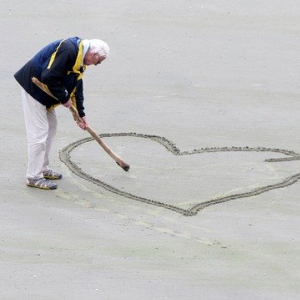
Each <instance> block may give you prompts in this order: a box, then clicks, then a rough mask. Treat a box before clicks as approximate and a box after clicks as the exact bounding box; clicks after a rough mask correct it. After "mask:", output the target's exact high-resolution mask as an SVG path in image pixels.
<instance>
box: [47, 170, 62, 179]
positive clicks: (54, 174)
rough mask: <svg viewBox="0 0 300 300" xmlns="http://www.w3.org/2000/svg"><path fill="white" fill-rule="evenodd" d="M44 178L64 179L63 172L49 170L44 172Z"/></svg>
mask: <svg viewBox="0 0 300 300" xmlns="http://www.w3.org/2000/svg"><path fill="white" fill-rule="evenodd" d="M43 175H44V178H46V179H51V180H57V179H62V174H59V173H57V172H54V171H51V170H47V171H45V172H44V173H43Z"/></svg>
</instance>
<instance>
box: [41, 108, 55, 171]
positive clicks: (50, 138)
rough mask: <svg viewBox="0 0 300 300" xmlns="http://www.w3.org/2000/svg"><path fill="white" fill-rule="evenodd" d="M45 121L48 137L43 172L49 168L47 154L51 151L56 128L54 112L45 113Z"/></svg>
mask: <svg viewBox="0 0 300 300" xmlns="http://www.w3.org/2000/svg"><path fill="white" fill-rule="evenodd" d="M47 120H48V125H49V128H48V136H47V140H46V151H45V157H44V163H43V172H45V171H47V170H48V166H49V153H50V150H51V149H52V144H53V140H54V137H55V135H56V128H57V118H56V113H55V110H54V109H53V110H50V111H47Z"/></svg>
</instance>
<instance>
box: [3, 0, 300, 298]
mask: <svg viewBox="0 0 300 300" xmlns="http://www.w3.org/2000/svg"><path fill="white" fill-rule="evenodd" d="M0 9H1V10H0V12H1V18H0V33H1V37H2V43H3V44H2V51H3V55H2V60H1V61H2V63H1V69H0V75H1V79H2V80H1V83H0V84H1V91H2V93H1V103H2V118H1V119H0V130H1V135H0V136H1V143H0V151H1V158H2V163H1V170H2V173H1V175H0V185H1V192H0V195H1V200H0V226H1V231H0V245H1V246H0V282H1V283H0V286H1V289H0V290H1V292H0V299H3V300H10V299H25V300H27V299H30V300H33V299H34V300H35V299H72V300H73V299H75V300H77V299H88V300H92V299H176V300H177V299H179V300H181V299H299V296H300V285H299V280H300V259H299V257H300V255H299V254H300V234H299V233H300V229H299V228H300V226H299V225H300V218H299V211H300V204H299V203H300V202H299V198H300V197H299V196H300V193H299V184H300V183H299V176H300V160H299V153H300V135H299V134H298V130H299V129H298V127H299V120H300V119H299V111H300V101H299V66H300V59H299V47H300V35H299V27H300V21H299V13H300V6H299V5H298V4H296V3H295V2H294V1H285V2H284V3H283V2H282V1H277V0H276V1H271V0H269V1H237V0H229V1H226V2H223V1H200V2H199V1H178V0H176V1H169V0H167V1H161V2H157V3H154V2H151V1H145V2H139V1H128V2H126V3H125V2H124V3H120V2H119V1H101V2H100V1H89V2H88V3H84V2H80V1H75V2H74V1H73V2H72V1H63V2H62V1H51V2H46V1H42V2H34V1H31V0H29V1H18V2H16V3H14V2H12V1H6V0H4V1H2V2H1V3H0ZM69 36H80V37H82V38H101V39H103V40H105V41H106V42H107V43H108V44H109V45H110V48H111V55H110V58H109V59H107V61H105V62H104V63H103V64H102V65H101V66H98V67H94V66H91V67H89V68H88V69H87V71H86V74H85V77H84V89H85V99H86V100H85V107H86V114H87V116H88V120H89V122H90V124H91V126H92V127H93V129H94V130H95V131H96V132H97V133H98V134H99V135H100V136H101V137H102V138H103V140H104V141H105V142H107V144H108V145H109V146H110V147H111V148H112V149H113V150H114V151H115V152H116V153H117V154H118V155H120V156H121V157H122V158H123V159H124V160H125V161H126V162H128V163H130V165H131V169H130V171H129V172H128V173H126V172H124V171H123V170H122V169H121V168H119V167H118V166H117V165H116V164H115V162H114V161H113V160H112V159H111V158H110V157H109V156H108V155H107V154H106V153H105V152H104V151H103V150H102V149H101V148H100V146H99V145H98V144H97V143H96V142H95V141H94V140H92V139H91V138H90V137H89V135H88V134H87V133H86V132H83V131H81V130H80V129H79V128H77V127H76V125H75V124H74V121H73V120H72V116H71V114H70V113H69V111H68V110H66V109H65V108H63V107H59V108H57V115H58V118H59V127H58V133H57V137H56V143H55V145H54V149H53V151H52V153H51V167H52V168H53V169H55V170H56V171H59V172H62V173H63V176H64V177H63V180H61V181H59V182H58V185H59V188H58V189H57V190H55V191H42V190H38V189H33V188H28V187H26V185H25V184H24V182H25V178H24V177H25V173H26V164H27V161H26V157H27V152H26V133H25V128H24V120H23V112H22V105H21V95H20V94H21V93H20V87H19V86H18V84H17V83H16V82H15V80H14V78H13V74H14V72H15V71H16V70H17V69H18V68H19V67H20V66H21V65H23V64H24V63H25V62H26V61H27V60H28V59H29V58H31V57H32V56H33V55H34V54H35V53H36V52H37V51H38V50H40V48H41V47H43V46H44V45H45V44H47V43H49V42H51V41H52V40H55V39H59V38H65V37H69Z"/></svg>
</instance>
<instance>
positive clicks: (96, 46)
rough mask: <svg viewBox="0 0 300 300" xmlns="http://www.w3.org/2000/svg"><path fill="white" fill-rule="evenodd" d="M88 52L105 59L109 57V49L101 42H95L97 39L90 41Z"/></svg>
mask: <svg viewBox="0 0 300 300" xmlns="http://www.w3.org/2000/svg"><path fill="white" fill-rule="evenodd" d="M89 51H91V52H92V53H98V54H99V55H100V57H107V56H108V55H109V47H108V45H107V44H106V43H105V42H104V41H102V40H97V39H92V40H90V48H89Z"/></svg>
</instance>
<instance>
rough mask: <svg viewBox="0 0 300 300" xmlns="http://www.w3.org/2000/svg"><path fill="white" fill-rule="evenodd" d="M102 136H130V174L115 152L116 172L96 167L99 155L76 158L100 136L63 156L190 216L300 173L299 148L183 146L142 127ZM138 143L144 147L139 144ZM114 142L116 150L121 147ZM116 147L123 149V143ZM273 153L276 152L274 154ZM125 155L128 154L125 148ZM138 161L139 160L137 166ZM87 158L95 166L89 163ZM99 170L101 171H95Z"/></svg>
mask: <svg viewBox="0 0 300 300" xmlns="http://www.w3.org/2000/svg"><path fill="white" fill-rule="evenodd" d="M99 136H100V137H101V138H117V140H118V139H123V140H124V141H125V142H124V145H125V146H124V147H125V148H126V149H127V150H126V151H127V152H128V153H129V152H130V151H131V152H132V157H131V158H130V159H129V160H128V161H127V157H126V159H125V161H126V162H129V163H130V164H131V169H130V171H129V173H128V175H127V173H124V172H123V171H122V170H121V169H120V168H118V167H117V166H114V165H113V161H112V160H111V158H107V157H108V156H107V155H106V154H104V152H103V156H105V157H106V158H107V160H108V161H109V164H110V165H109V166H113V172H118V173H113V174H109V172H110V171H111V170H112V167H107V168H105V166H106V165H105V163H102V164H101V166H98V167H97V168H96V167H94V168H93V166H94V165H95V164H98V163H99V162H98V160H97V161H90V160H86V161H84V160H83V162H81V163H79V164H80V167H79V165H78V163H75V162H74V160H73V159H71V152H72V151H74V150H75V149H76V150H77V151H78V150H79V149H81V148H82V147H79V146H87V145H88V144H92V143H89V142H91V141H94V140H93V138H85V139H82V140H79V141H76V142H74V143H72V144H70V145H68V146H66V147H65V148H64V149H62V150H61V151H60V159H61V161H62V162H64V163H65V164H66V165H67V166H68V168H69V169H70V170H71V171H72V172H74V173H75V174H76V175H78V176H80V177H81V178H83V179H85V180H88V181H90V182H92V183H94V184H96V185H98V186H101V187H102V188H104V189H106V190H108V191H110V192H112V193H116V194H119V195H122V196H124V197H126V198H129V199H132V200H136V201H140V202H143V203H146V204H150V205H155V206H159V207H163V208H165V209H170V210H173V211H176V212H178V213H181V214H183V215H185V216H193V215H196V214H197V212H198V211H200V210H202V209H204V208H205V207H208V206H211V205H215V204H219V203H223V202H226V201H231V200H235V199H241V198H248V197H251V196H256V195H259V194H262V193H265V192H268V191H270V190H274V189H279V188H284V187H287V186H289V185H291V184H294V183H295V182H297V181H298V180H299V178H300V173H297V168H298V166H296V165H295V164H291V162H292V161H296V160H300V154H298V153H295V152H294V151H288V150H282V149H274V148H261V147H258V148H251V147H222V148H201V149H194V150H193V151H181V150H179V149H178V148H177V147H176V146H175V144H174V143H172V142H171V141H169V140H167V139H166V138H164V137H160V136H154V135H146V134H137V133H112V134H101V135H99ZM129 138H131V141H129V140H128V139H129ZM132 138H135V139H132ZM153 142H155V143H153ZM130 143H132V146H131V147H130V145H129V144H130ZM118 144H119V141H118ZM138 145H139V146H140V148H139V149H140V150H139V151H137V150H136V149H137V148H138ZM161 146H163V147H161ZM95 147H98V146H95ZM98 148H99V147H98ZM98 148H97V149H96V148H95V149H96V150H95V149H94V151H99V152H100V153H101V151H102V150H101V149H98ZM112 148H113V149H114V151H115V149H116V148H115V147H112ZM133 149H135V150H133ZM166 150H167V152H166ZM91 152H93V149H92V150H90V151H84V152H83V155H81V157H82V156H86V153H91ZM115 152H116V153H118V154H121V153H120V152H118V150H117V149H116V151H115ZM73 154H74V152H73ZM93 155H94V153H93ZM271 155H272V156H273V158H270V157H271ZM121 156H122V157H123V154H122V155H121ZM274 156H276V157H275V158H274ZM75 157H76V155H75ZM89 157H91V155H90V154H89ZM78 158H80V156H78ZM78 158H77V159H76V161H78ZM123 158H124V157H123ZM175 158H176V159H175ZM254 158H255V159H254ZM133 161H137V164H136V166H135V165H134V163H133ZM288 161H289V162H290V163H289V170H284V171H282V170H281V169H282V164H281V165H280V166H279V167H277V168H275V167H274V166H275V165H277V166H278V164H271V163H272V162H273V163H274V162H276V163H281V162H284V163H285V164H286V162H288ZM86 162H89V163H90V165H92V167H91V166H89V168H87V167H86V166H85V165H86ZM270 165H272V166H271V167H270ZM107 166H108V165H107ZM278 168H279V170H278ZM83 169H84V170H88V171H84V170H83ZM93 170H97V171H96V172H92V171H93ZM116 170H117V171H116ZM104 173H105V174H104ZM116 174H118V175H116ZM187 195H188V196H187ZM187 197H189V198H191V200H190V199H187Z"/></svg>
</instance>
